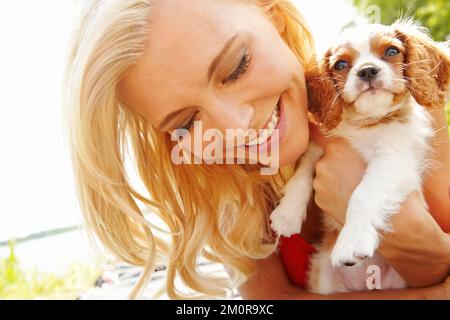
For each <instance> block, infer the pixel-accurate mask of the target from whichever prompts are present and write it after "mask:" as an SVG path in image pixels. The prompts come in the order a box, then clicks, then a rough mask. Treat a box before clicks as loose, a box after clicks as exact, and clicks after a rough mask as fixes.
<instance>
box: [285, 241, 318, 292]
mask: <svg viewBox="0 0 450 320" xmlns="http://www.w3.org/2000/svg"><path fill="white" fill-rule="evenodd" d="M315 251H316V250H315V249H314V247H313V246H312V245H310V244H309V243H308V242H306V241H305V239H303V238H302V237H301V236H300V235H299V234H294V235H292V236H291V237H289V238H286V237H281V239H280V256H281V260H282V261H283V265H284V268H285V270H286V273H287V274H288V276H289V279H290V280H291V282H292V283H293V284H295V285H297V286H300V287H302V288H306V282H307V278H306V276H307V271H308V266H309V260H310V258H311V255H312V254H313V253H314V252H315Z"/></svg>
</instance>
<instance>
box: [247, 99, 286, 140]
mask: <svg viewBox="0 0 450 320" xmlns="http://www.w3.org/2000/svg"><path fill="white" fill-rule="evenodd" d="M279 120H280V116H279V106H277V108H276V109H275V110H274V111H273V113H272V116H271V118H270V122H269V123H268V124H267V128H266V129H260V130H259V137H258V138H255V139H253V140H252V141H250V142H249V143H247V145H248V146H255V145H258V144H263V143H264V142H266V141H267V139H269V138H270V137H271V136H272V134H273V132H274V131H275V128H276V127H277V126H278V121H279Z"/></svg>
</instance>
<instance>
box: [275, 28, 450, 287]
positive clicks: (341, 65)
mask: <svg viewBox="0 0 450 320" xmlns="http://www.w3.org/2000/svg"><path fill="white" fill-rule="evenodd" d="M449 78H450V55H449V53H448V49H447V48H446V47H445V46H443V45H442V46H441V45H439V44H437V43H435V42H433V41H432V39H431V38H430V37H429V36H428V35H427V34H426V33H424V32H423V31H422V30H420V29H419V28H417V27H415V26H414V25H413V24H412V23H411V22H410V21H408V22H399V23H395V24H393V25H392V26H382V25H375V24H374V25H367V26H362V27H356V28H354V29H351V30H348V31H347V32H345V33H344V34H343V35H342V39H341V40H340V41H339V42H338V43H337V44H336V45H335V46H333V47H332V48H330V49H329V50H328V51H327V53H326V54H325V55H324V57H323V59H322V60H321V61H320V63H319V65H318V66H317V68H315V69H314V70H311V71H310V72H309V73H308V74H307V82H308V95H309V104H310V111H311V113H312V114H313V115H314V117H315V119H316V120H317V121H318V122H319V123H320V125H321V128H323V129H324V131H325V133H327V134H329V135H335V136H341V137H344V138H346V139H347V140H348V141H349V142H350V143H351V145H352V146H353V147H354V148H355V149H356V150H357V151H358V152H359V153H360V154H361V156H362V157H363V158H364V159H365V161H366V162H367V169H366V172H365V174H364V177H363V179H362V181H361V183H360V184H359V185H358V187H357V188H356V190H355V191H354V192H353V194H352V196H351V198H350V201H349V203H348V209H347V212H346V223H345V225H344V226H343V227H341V226H339V225H338V224H337V223H336V222H335V221H333V220H332V219H331V218H329V217H325V216H324V223H323V224H324V228H325V237H324V239H323V241H322V243H320V244H319V245H317V249H318V253H317V254H316V255H315V256H314V257H313V259H312V265H311V268H310V270H311V271H310V275H309V283H310V287H311V290H312V291H315V292H319V293H323V294H330V293H334V292H345V291H354V290H357V291H362V290H368V287H367V285H366V279H367V277H368V274H367V268H368V267H369V266H371V265H376V266H378V267H379V268H380V270H381V287H382V289H393V288H403V287H405V286H406V284H405V282H404V280H403V279H402V278H401V277H400V276H399V275H398V273H397V272H396V271H395V270H394V269H393V268H392V267H390V266H389V265H388V264H387V263H386V262H385V261H384V260H383V258H382V257H381V256H380V255H378V254H377V253H376V250H377V248H378V246H379V244H380V233H383V232H389V231H390V226H389V220H390V217H391V216H392V215H393V214H395V213H396V212H398V211H399V209H400V206H401V204H402V203H403V202H404V200H405V199H406V198H407V196H408V195H409V194H410V193H411V192H414V191H418V192H421V188H422V176H423V172H424V170H425V169H426V167H427V155H428V154H429V153H430V151H431V150H430V147H429V139H430V138H431V137H432V129H431V120H430V117H429V115H428V112H427V111H426V109H428V108H436V107H439V108H440V107H442V106H443V105H444V103H445V100H446V98H447V96H448V91H449V90H448V89H449ZM320 156H321V150H320V148H319V147H317V146H315V145H314V144H312V143H311V144H310V146H309V148H308V150H307V152H306V153H305V155H304V156H302V159H300V162H299V165H298V169H297V171H296V173H295V174H294V176H293V177H292V179H291V180H290V181H289V182H288V184H287V185H286V187H285V189H284V197H283V198H282V199H281V202H280V204H279V206H278V207H277V208H276V209H275V210H274V212H273V213H272V214H271V221H272V228H273V229H274V230H275V231H276V232H277V233H278V234H281V235H285V236H289V235H291V234H294V233H298V232H300V230H301V223H302V222H303V221H304V219H305V217H306V208H307V204H308V201H309V197H310V194H311V189H312V178H313V169H314V165H315V162H316V161H317V160H318V158H319V157H320Z"/></svg>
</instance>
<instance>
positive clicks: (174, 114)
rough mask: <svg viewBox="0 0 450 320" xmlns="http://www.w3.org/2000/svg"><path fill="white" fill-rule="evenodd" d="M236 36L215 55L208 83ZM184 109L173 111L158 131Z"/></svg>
mask: <svg viewBox="0 0 450 320" xmlns="http://www.w3.org/2000/svg"><path fill="white" fill-rule="evenodd" d="M238 36H239V33H237V34H235V35H234V36H233V37H231V39H230V40H228V41H227V42H226V43H225V45H224V46H223V48H222V50H221V51H220V53H219V54H218V55H217V57H215V58H214V60H213V61H212V62H211V65H210V66H209V69H208V82H210V81H211V78H212V75H213V74H214V71H215V70H216V68H217V66H218V65H219V63H220V62H221V61H222V59H223V57H224V56H225V55H226V53H227V52H228V50H229V49H230V48H231V46H232V45H233V43H234V41H235V40H236V39H237V38H238ZM186 109H188V108H183V109H180V110H177V111H174V112H172V113H170V114H168V115H167V116H166V117H165V118H164V119H163V120H162V121H161V123H160V124H159V126H158V130H160V131H163V129H164V128H165V127H166V126H167V124H169V123H170V122H171V121H172V120H173V119H174V118H176V117H177V116H178V115H179V114H180V113H182V112H183V111H185V110H186Z"/></svg>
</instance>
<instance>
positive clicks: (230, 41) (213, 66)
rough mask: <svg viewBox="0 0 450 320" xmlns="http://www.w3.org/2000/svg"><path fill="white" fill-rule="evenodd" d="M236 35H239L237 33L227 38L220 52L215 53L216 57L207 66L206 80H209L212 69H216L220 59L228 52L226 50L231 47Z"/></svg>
mask: <svg viewBox="0 0 450 320" xmlns="http://www.w3.org/2000/svg"><path fill="white" fill-rule="evenodd" d="M238 36H239V33H237V34H235V35H234V36H233V37H232V38H231V39H230V40H228V41H227V42H226V43H225V45H224V47H223V49H222V51H220V53H219V54H218V55H217V57H216V58H215V59H214V60H213V61H212V63H211V65H210V66H209V69H208V82H210V81H211V78H212V75H213V74H214V71H215V70H216V68H217V66H218V65H219V63H220V61H222V59H223V57H224V56H225V54H226V53H227V52H228V50H229V49H230V48H231V46H232V44H233V43H234V41H235V40H236V39H237V37H238Z"/></svg>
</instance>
